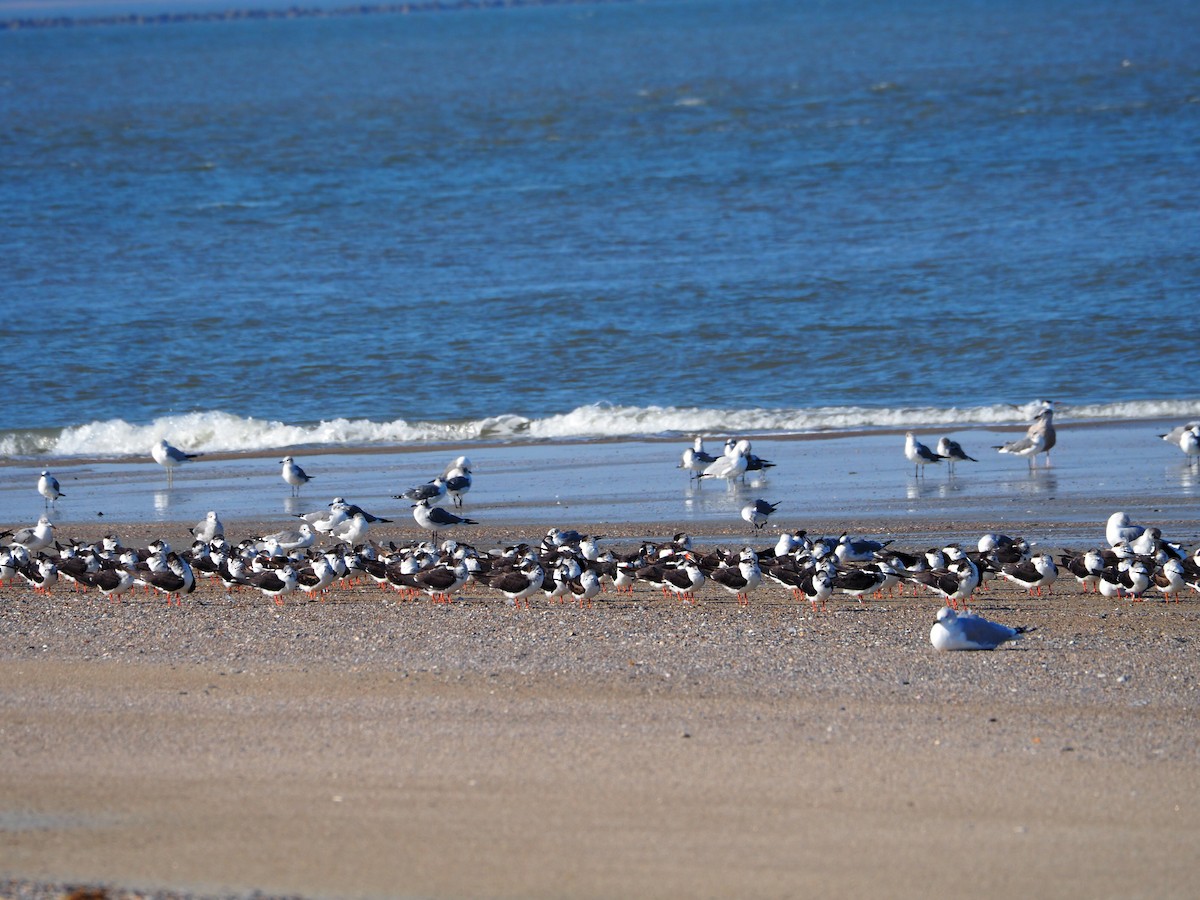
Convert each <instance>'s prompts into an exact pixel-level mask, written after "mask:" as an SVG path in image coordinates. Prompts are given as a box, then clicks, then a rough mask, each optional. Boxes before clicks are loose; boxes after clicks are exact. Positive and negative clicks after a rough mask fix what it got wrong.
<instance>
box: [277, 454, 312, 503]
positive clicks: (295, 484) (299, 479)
mask: <svg viewBox="0 0 1200 900" xmlns="http://www.w3.org/2000/svg"><path fill="white" fill-rule="evenodd" d="M279 462H280V463H281V464H282V466H283V469H282V470H280V472H279V477H280V478H282V479H283V480H284V481H286V482H287V483H288V484H289V485H291V488H292V496H293V497H295V496H297V495H298V494H299V493H300V488H302V487H303V486H304V485H306V484H308V483H309V482H310V481H312V476H311V475H309V474H308V473H307V472H305V471H304V470H303V469H302V468H300V467H299V466H298V465H296V461H295V460H294V459H292V458H291V457H290V456H285V457H284V458H283V459H281V460H280V461H279Z"/></svg>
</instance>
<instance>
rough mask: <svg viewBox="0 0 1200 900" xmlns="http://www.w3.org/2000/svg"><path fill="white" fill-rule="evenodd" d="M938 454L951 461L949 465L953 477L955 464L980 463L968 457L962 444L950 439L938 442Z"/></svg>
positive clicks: (946, 438) (945, 438)
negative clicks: (963, 461) (964, 462)
mask: <svg viewBox="0 0 1200 900" xmlns="http://www.w3.org/2000/svg"><path fill="white" fill-rule="evenodd" d="M937 452H938V455H939V456H942V457H945V458H946V459H947V460H949V461H950V462H949V465H950V474H951V475H953V474H954V464H955V463H956V462H961V461H962V460H967V461H969V462H979V460H977V459H976V458H975V457H973V456H967V451H965V450H964V449H963V448H962V444H960V443H959V442H958V441H952V440H950V438H948V437H944V438H942V439H941V440H939V441H938V442H937Z"/></svg>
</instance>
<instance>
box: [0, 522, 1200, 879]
mask: <svg viewBox="0 0 1200 900" xmlns="http://www.w3.org/2000/svg"><path fill="white" fill-rule="evenodd" d="M155 528H156V529H159V530H161V529H160V527H159V526H155ZM950 528H951V526H948V525H946V524H945V523H942V524H938V523H928V525H927V528H926V533H922V534H913V535H910V536H909V539H908V540H906V541H901V544H906V545H907V546H910V547H921V546H925V540H926V538H927V535H928V534H941V533H944V532H946V531H947V530H950ZM869 530H870V529H869V527H867V528H864V529H863V531H869ZM609 531H610V533H613V532H615V531H617V530H616V529H612V528H609ZM121 533H122V534H123V535H125V536H126V539H127V541H128V542H130V543H137V541H138V538H139V537H144V536H145V535H146V533H147V532H145V531H144V530H143V531H141V532H139V531H138V529H136V528H127V529H124V530H121ZM156 533H157V532H156ZM537 533H539V532H538V530H537V529H532V530H530V531H528V532H526V533H525V534H524V535H522V536H525V537H528V536H531V535H533V534H537ZM623 533H624V534H626V535H627V536H629V537H630V538H632V537H633V536H635V535H639V534H643V533H650V534H652V533H654V532H653V529H647V528H645V527H643V526H637V527H632V526H631V527H629V528H626V529H624V531H623ZM80 536H89V535H87V534H85V533H81V534H80ZM965 536H966V535H964V537H965ZM514 537H515V534H514V532H512V531H509V532H508V533H506V534H503V535H501V534H488V533H482V534H478V535H473V538H477V540H476V542H477V543H479V544H481V545H486V544H487V542H488V541H489V540H496V541H501V540H511V539H514ZM714 539H715V540H717V542H719V543H724V544H727V545H737V544H738V543H739V542H741V541H744V537H741V538H738V537H734V536H728V535H718V536H716V537H715V538H714ZM179 543H183V542H182V540H180V541H179ZM617 543H619V541H617ZM0 591H2V593H0V623H2V624H0V735H2V740H0V895H4V896H28V897H45V896H56V895H57V894H58V893H59V892H61V891H63V890H65V889H66V886H68V885H91V886H97V887H105V888H106V889H107V890H108V891H109V892H110V895H111V896H120V895H122V892H123V891H124V892H127V893H128V894H132V893H139V894H141V893H145V894H153V893H154V892H156V891H157V892H158V893H157V896H163V897H168V896H170V897H174V896H177V895H179V894H190V895H193V896H195V895H203V896H208V895H213V896H217V895H219V896H225V895H237V896H245V895H250V894H252V893H254V892H261V894H270V895H299V896H308V897H315V896H328V897H368V896H370V897H385V896H386V897H408V896H421V897H479V896H487V897H562V896H572V897H615V896H639V897H643V896H644V897H697V896H705V897H707V896H712V897H718V896H719V897H764V896H769V897H780V896H813V895H816V896H856V897H857V896H864V895H873V896H888V897H918V896H919V897H929V896H934V897H938V896H950V895H964V894H966V895H972V896H992V897H1016V896H1023V897H1029V896H1038V897H1082V896H1087V897H1132V896H1153V897H1172V896H1178V897H1190V896H1194V895H1195V885H1196V883H1197V879H1198V878H1200V856H1198V855H1197V853H1196V847H1197V846H1200V807H1198V805H1197V803H1196V798H1197V797H1198V796H1200V766H1198V765H1197V763H1198V753H1197V748H1196V735H1197V725H1198V724H1200V722H1198V716H1197V706H1198V702H1197V701H1198V699H1200V697H1198V694H1197V684H1200V658H1198V655H1197V646H1198V644H1197V641H1198V639H1200V598H1196V595H1191V596H1189V597H1187V598H1186V599H1185V600H1184V602H1182V603H1179V604H1171V605H1167V604H1164V603H1162V602H1161V601H1157V600H1154V601H1149V602H1144V603H1136V604H1135V603H1130V602H1127V601H1126V602H1117V601H1114V600H1106V599H1102V598H1097V597H1094V596H1090V595H1089V596H1084V595H1083V594H1081V593H1080V592H1079V591H1078V589H1077V588H1076V587H1075V585H1074V583H1073V581H1071V579H1069V578H1064V579H1063V580H1061V581H1060V582H1059V584H1058V586H1057V588H1056V590H1055V591H1054V594H1053V596H1050V597H1042V598H1036V597H1035V598H1028V597H1026V596H1025V594H1024V593H1023V592H1021V591H1018V590H1015V589H1013V588H1010V587H1007V586H997V585H995V584H994V583H993V584H990V585H988V586H987V587H986V588H985V589H984V590H983V591H981V592H980V594H979V595H978V599H977V600H976V602H975V603H974V604H973V605H974V607H975V608H976V609H977V610H978V611H980V612H982V613H983V614H985V615H987V616H989V617H990V618H994V619H998V620H1000V621H1004V622H1006V623H1009V624H1021V625H1026V626H1034V627H1035V628H1036V630H1035V631H1033V632H1032V633H1031V634H1029V635H1027V636H1026V637H1025V638H1024V639H1023V640H1022V641H1021V642H1019V643H1018V644H1017V645H1015V646H1012V647H1011V648H1009V649H1004V650H1000V651H996V652H993V653H947V654H939V653H936V652H935V651H933V650H932V648H931V647H930V645H929V642H928V631H929V626H930V624H931V623H932V620H933V615H934V612H935V611H936V608H937V604H936V603H935V602H934V601H933V600H932V599H930V598H929V597H928V596H921V597H912V596H906V597H904V598H898V599H892V600H882V601H869V602H867V603H865V604H862V605H861V606H860V605H858V604H856V603H854V602H852V601H850V600H849V599H848V598H841V599H837V600H836V601H835V602H834V603H833V604H832V605H831V607H830V609H829V610H828V611H827V612H823V613H818V614H816V615H814V614H813V613H812V611H811V610H810V609H809V608H808V607H807V606H799V607H798V606H797V605H796V604H795V602H794V601H792V600H791V598H790V595H788V594H787V593H786V592H784V591H782V590H781V589H778V588H774V587H772V588H764V589H762V590H761V591H760V592H759V593H758V594H756V595H755V597H754V600H753V603H752V605H751V606H750V608H748V609H741V608H738V607H737V605H736V604H735V603H734V601H733V598H732V597H730V596H729V595H727V594H725V593H724V592H718V591H716V590H713V589H708V588H706V589H705V590H704V592H703V593H702V594H701V597H700V601H699V603H698V604H697V605H695V606H690V605H683V604H680V603H678V602H675V601H663V600H662V599H661V598H660V597H659V596H658V595H657V594H656V593H652V592H648V591H646V590H645V589H640V590H639V592H638V593H637V594H636V595H635V597H634V598H633V599H628V598H621V599H618V598H616V597H615V596H613V595H612V594H606V595H603V596H602V598H601V599H600V600H599V601H598V602H597V603H596V604H595V605H594V606H593V607H592V608H590V609H578V608H575V607H573V606H569V605H568V606H560V605H557V604H555V605H552V606H549V605H546V604H544V603H543V604H541V605H538V604H535V606H534V608H533V609H532V610H530V611H521V612H516V611H514V610H512V609H511V608H508V607H506V606H505V605H503V603H500V602H497V601H496V599H495V598H494V597H490V596H488V595H486V594H485V593H483V592H482V591H480V590H479V589H475V590H467V591H464V592H462V594H461V595H460V597H459V599H458V600H457V601H456V602H455V603H453V604H452V605H449V606H445V605H437V606H435V605H432V604H431V603H430V602H429V601H428V600H421V601H418V602H401V601H399V600H398V595H396V594H392V593H385V592H382V591H380V590H379V589H378V588H376V587H374V586H371V587H366V586H362V587H357V588H354V589H350V590H343V591H339V592H336V593H334V594H332V595H331V596H330V597H329V598H328V599H327V600H326V601H324V602H316V601H314V602H304V601H301V600H293V601H291V602H289V603H288V604H287V605H286V606H285V607H284V608H282V609H280V608H277V607H276V606H275V605H274V604H272V603H271V602H270V601H268V600H265V599H262V598H260V597H258V596H250V595H248V594H241V595H235V596H232V597H230V596H228V595H227V594H226V593H225V592H224V591H223V590H218V589H216V588H214V587H213V586H211V585H205V586H204V587H202V588H201V589H200V590H198V591H197V592H196V593H195V594H194V595H192V597H191V598H189V599H188V600H187V601H186V605H185V607H184V608H183V609H179V608H169V607H167V606H166V605H165V604H164V603H163V602H162V601H161V600H160V599H157V598H154V597H150V596H144V595H141V594H139V595H137V596H136V597H133V598H131V599H129V600H127V601H126V602H124V603H121V604H113V603H110V602H108V601H107V600H105V599H103V598H101V597H99V596H98V595H95V594H86V595H74V594H72V593H71V592H70V591H69V590H66V589H59V590H58V591H57V592H56V593H55V594H54V595H53V596H51V597H49V598H47V597H42V596H37V595H34V594H33V593H32V592H30V591H28V590H24V589H17V588H14V587H5V588H2V589H0ZM1193 598H1195V599H1193ZM4 878H8V879H10V880H9V881H7V882H5V881H4V880H3V879H4ZM261 894H260V895H261Z"/></svg>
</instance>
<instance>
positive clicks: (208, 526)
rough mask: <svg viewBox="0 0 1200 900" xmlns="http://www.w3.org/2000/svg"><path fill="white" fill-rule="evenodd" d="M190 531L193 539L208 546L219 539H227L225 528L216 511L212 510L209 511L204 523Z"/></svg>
mask: <svg viewBox="0 0 1200 900" xmlns="http://www.w3.org/2000/svg"><path fill="white" fill-rule="evenodd" d="M190 530H191V532H192V537H194V538H195V539H196V540H198V541H204V543H206V544H208V543H211V542H213V541H215V540H216V539H217V538H223V537H225V526H224V525H222V524H221V520H220V519H218V518H217V512H216V510H212V509H210V510H209V511H208V514H207V515H206V516H205V517H204V519H203V520H202V521H200V522H197V523H196V524H195V526H194V527H193V528H191V529H190Z"/></svg>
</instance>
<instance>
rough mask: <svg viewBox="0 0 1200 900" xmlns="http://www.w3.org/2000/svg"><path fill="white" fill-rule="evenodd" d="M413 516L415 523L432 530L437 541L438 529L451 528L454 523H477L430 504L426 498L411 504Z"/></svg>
mask: <svg viewBox="0 0 1200 900" xmlns="http://www.w3.org/2000/svg"><path fill="white" fill-rule="evenodd" d="M412 510H413V518H414V519H416V520H417V524H418V525H420V526H421V527H422V528H424V529H425V530H426V531H432V532H433V539H434V541H437V535H438V531H439V530H441V529H443V528H453V527H454V526H455V525H478V524H479V523H478V522H476V521H475V520H474V519H468V518H465V517H463V516H456V515H455V514H454V513H452V512H449V511H448V510H445V509H442V507H440V506H430V505H429V501H428V500H421V501H420V502H418V503H414V504H413V508H412Z"/></svg>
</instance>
